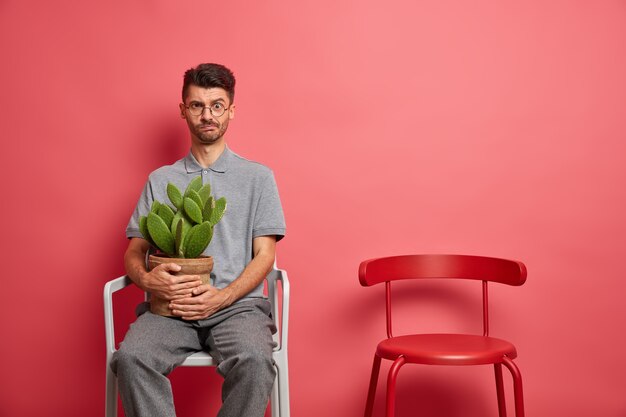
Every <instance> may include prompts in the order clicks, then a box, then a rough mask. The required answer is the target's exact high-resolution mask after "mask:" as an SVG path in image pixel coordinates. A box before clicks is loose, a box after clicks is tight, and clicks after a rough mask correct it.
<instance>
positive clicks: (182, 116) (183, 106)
mask: <svg viewBox="0 0 626 417" xmlns="http://www.w3.org/2000/svg"><path fill="white" fill-rule="evenodd" d="M178 109H179V110H180V118H181V119H184V118H185V110H187V108H186V107H185V104H184V103H180V104H179V105H178Z"/></svg>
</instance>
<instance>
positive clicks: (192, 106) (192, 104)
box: [189, 103, 204, 110]
mask: <svg viewBox="0 0 626 417" xmlns="http://www.w3.org/2000/svg"><path fill="white" fill-rule="evenodd" d="M189 107H191V108H192V109H194V110H200V109H203V108H204V104H200V103H191V104H190V106H189Z"/></svg>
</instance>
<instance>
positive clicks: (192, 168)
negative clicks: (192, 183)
mask: <svg viewBox="0 0 626 417" xmlns="http://www.w3.org/2000/svg"><path fill="white" fill-rule="evenodd" d="M232 159H233V152H232V151H231V150H230V149H228V146H226V147H225V148H224V152H222V154H221V155H220V157H219V158H217V161H215V162H213V164H211V166H209V169H210V170H211V171H214V172H219V173H224V172H226V171H228V168H229V167H230V164H231V161H232ZM184 161H185V169H186V170H187V173H193V172H200V171H202V170H203V169H204V168H202V165H200V164H199V163H198V161H197V160H196V158H195V157H194V156H193V154H192V153H191V151H189V153H188V154H187V156H186V157H185V159H184Z"/></svg>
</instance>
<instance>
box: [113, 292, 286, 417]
mask: <svg viewBox="0 0 626 417" xmlns="http://www.w3.org/2000/svg"><path fill="white" fill-rule="evenodd" d="M275 331H276V327H275V326H274V323H273V321H272V319H271V318H270V303H269V302H268V301H267V300H264V299H253V300H246V301H242V302H239V303H236V304H234V305H232V306H230V307H228V308H226V309H224V310H221V311H219V312H217V313H216V314H214V315H213V316H211V317H209V318H207V319H204V320H199V321H184V320H181V319H177V318H170V317H162V316H158V315H154V314H152V313H150V312H149V311H148V312H146V313H143V314H141V315H140V316H139V317H138V318H137V320H136V321H135V322H134V323H133V324H132V325H131V327H130V329H129V330H128V333H127V334H126V336H125V337H124V341H123V342H122V343H121V344H120V348H119V350H118V351H117V352H115V354H114V355H113V358H112V362H111V368H112V369H113V372H115V373H116V375H117V378H118V384H119V389H120V396H121V397H122V405H123V406H124V412H125V414H126V416H127V417H158V416H163V417H175V416H176V412H175V411H174V400H173V397H172V387H171V384H170V381H169V379H168V378H167V375H168V374H169V373H170V372H172V371H173V370H174V368H176V367H177V366H178V365H180V364H181V363H183V361H184V360H185V358H186V357H187V356H189V355H191V354H192V353H194V352H197V351H200V350H207V351H208V352H209V353H210V354H211V356H212V357H213V358H214V359H215V360H216V361H217V363H218V366H217V371H218V372H219V373H220V374H221V375H222V376H223V377H224V383H223V385H222V407H221V409H220V412H219V413H218V417H263V416H264V414H265V409H266V408H267V404H268V401H269V397H270V393H271V391H272V386H273V384H274V378H275V374H276V371H275V369H274V363H273V361H272V349H273V348H274V346H275V343H274V341H273V339H272V333H274V332H275Z"/></svg>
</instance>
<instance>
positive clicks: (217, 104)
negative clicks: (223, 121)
mask: <svg viewBox="0 0 626 417" xmlns="http://www.w3.org/2000/svg"><path fill="white" fill-rule="evenodd" d="M223 108H224V105H223V104H222V103H214V104H213V109H214V110H222V109H223Z"/></svg>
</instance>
